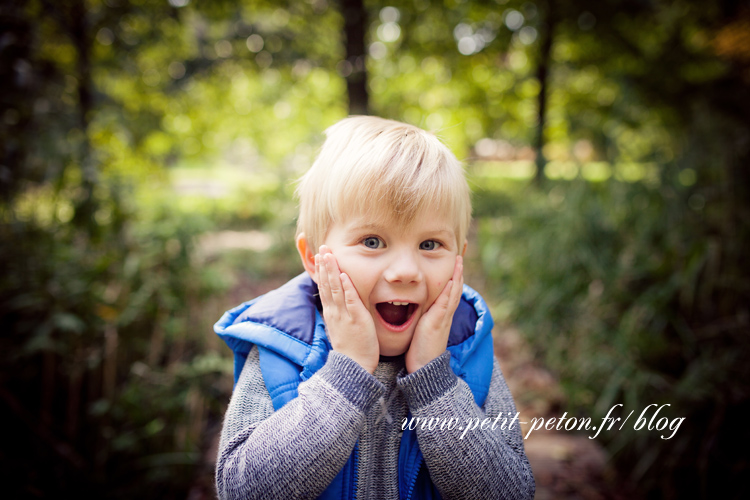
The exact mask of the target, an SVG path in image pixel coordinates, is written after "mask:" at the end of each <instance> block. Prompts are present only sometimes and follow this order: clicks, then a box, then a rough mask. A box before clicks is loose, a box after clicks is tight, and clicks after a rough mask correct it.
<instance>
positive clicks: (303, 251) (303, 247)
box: [296, 233, 318, 283]
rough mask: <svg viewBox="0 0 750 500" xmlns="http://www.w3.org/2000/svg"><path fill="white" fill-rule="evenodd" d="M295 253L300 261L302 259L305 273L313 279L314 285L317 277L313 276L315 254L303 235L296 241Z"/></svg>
mask: <svg viewBox="0 0 750 500" xmlns="http://www.w3.org/2000/svg"><path fill="white" fill-rule="evenodd" d="M296 244H297V251H298V252H299V256H300V259H302V265H303V266H305V271H307V274H309V275H310V277H311V278H312V279H313V281H314V282H315V283H317V282H318V279H317V276H315V253H314V252H313V249H312V248H311V247H310V244H309V243H308V241H307V238H306V237H305V233H300V234H299V235H298V236H297V240H296Z"/></svg>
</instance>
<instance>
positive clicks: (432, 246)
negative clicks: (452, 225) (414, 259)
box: [419, 240, 440, 250]
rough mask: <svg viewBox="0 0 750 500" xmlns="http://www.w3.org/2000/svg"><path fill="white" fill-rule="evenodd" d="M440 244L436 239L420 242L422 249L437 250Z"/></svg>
mask: <svg viewBox="0 0 750 500" xmlns="http://www.w3.org/2000/svg"><path fill="white" fill-rule="evenodd" d="M439 246H440V243H438V242H437V241H435V240H426V241H423V242H422V243H420V244H419V249H420V250H437V248H438V247H439Z"/></svg>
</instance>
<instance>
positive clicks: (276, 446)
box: [216, 349, 534, 499]
mask: <svg viewBox="0 0 750 500" xmlns="http://www.w3.org/2000/svg"><path fill="white" fill-rule="evenodd" d="M409 410H411V413H412V416H413V417H415V418H416V417H418V418H420V419H427V420H428V421H429V419H430V418H433V417H435V418H439V419H441V422H446V421H447V419H449V418H457V419H458V422H459V425H458V426H453V429H452V430H449V429H448V428H447V427H448V426H447V425H444V426H443V429H440V427H439V426H433V429H432V430H430V429H428V428H427V427H426V426H425V428H421V425H420V426H418V427H417V430H416V432H417V439H418V442H419V448H420V450H421V451H422V454H423V455H424V459H425V463H426V465H427V469H428V470H429V473H430V478H431V479H432V482H433V483H434V484H435V486H436V487H437V488H438V490H439V491H440V493H441V495H442V496H443V498H448V499H450V498H466V499H485V498H487V499H489V498H507V499H525V498H533V497H534V478H533V476H532V473H531V468H530V466H529V462H528V460H527V459H526V455H525V453H524V448H523V438H522V435H521V430H520V428H519V426H518V423H517V421H516V422H515V423H514V425H513V426H511V427H510V428H508V427H509V426H508V425H505V426H503V425H502V424H503V422H506V423H507V422H510V421H511V419H512V418H513V416H514V415H515V414H516V408H515V405H514V403H513V398H512V396H511V394H510V391H509V390H508V387H507V385H506V383H505V380H504V379H503V376H502V373H501V371H500V366H499V364H498V362H497V360H495V363H494V368H493V372H492V381H491V383H490V388H489V394H488V396H487V399H486V401H485V404H484V406H483V407H481V408H480V407H478V406H477V405H476V403H475V402H474V397H473V395H472V393H471V390H470V389H469V386H468V385H466V383H465V382H464V381H463V380H461V379H459V378H458V377H456V375H455V374H454V373H453V370H452V369H451V368H450V354H449V353H448V351H446V352H445V353H443V355H441V356H440V357H439V358H437V359H435V360H433V361H432V362H430V363H429V364H428V365H426V366H424V367H422V368H421V369H420V370H417V371H416V372H414V373H411V374H407V373H406V370H405V368H404V361H403V356H401V357H398V358H395V359H389V360H382V361H381V362H380V363H379V364H378V367H377V369H376V370H375V373H374V374H372V375H371V374H370V373H368V372H367V371H366V370H365V369H363V368H362V367H361V366H360V365H359V364H357V363H356V362H355V361H353V360H352V359H351V358H349V357H347V356H345V355H343V354H340V353H338V352H335V351H331V352H330V354H329V356H328V360H327V361H326V363H325V365H324V366H323V367H322V368H321V369H320V370H318V372H317V373H316V374H315V375H314V376H313V377H311V378H310V379H309V380H307V381H305V382H302V383H300V385H299V396H298V397H296V398H295V399H293V400H292V401H290V402H289V403H287V404H286V405H284V406H283V407H282V408H280V409H279V410H278V411H276V412H274V410H273V405H272V403H271V397H270V395H269V394H268V390H267V389H266V386H265V384H264V382H263V377H262V375H261V371H260V364H259V358H258V351H257V349H252V350H251V352H250V355H249V356H248V359H247V362H246V363H245V367H244V368H243V370H242V373H241V375H240V378H239V381H238V383H237V386H236V387H235V390H234V394H233V396H232V400H231V402H230V403H229V409H228V410H227V414H226V417H225V421H224V429H223V431H222V434H221V442H220V445H219V456H218V461H217V464H216V486H217V490H218V495H219V498H220V499H240V498H242V499H246V498H266V499H292V498H316V497H317V496H318V495H320V494H321V493H322V492H323V490H325V489H326V487H327V486H328V484H329V483H330V482H331V481H332V480H333V478H334V477H335V476H336V474H338V472H339V470H341V468H342V467H343V466H344V464H345V463H346V461H347V460H348V458H349V456H350V455H351V453H352V450H353V449H354V445H355V444H356V443H357V441H358V440H359V461H358V469H357V470H358V476H357V498H364V499H370V498H372V499H397V498H398V478H397V465H398V451H399V443H400V438H401V432H402V430H401V428H402V424H403V421H404V418H405V417H406V416H407V412H408V411H409ZM501 412H502V414H501ZM498 415H501V418H500V419H498V420H496V421H495V420H494V419H495V417H497V416H498ZM487 417H491V418H492V419H493V422H495V423H496V425H495V426H494V427H495V429H492V428H491V427H492V426H491V425H485V426H484V427H485V428H484V429H482V428H481V427H482V426H477V427H476V428H475V429H473V430H469V431H464V430H461V429H460V428H459V427H464V426H465V425H466V422H467V421H468V419H470V418H471V419H480V421H481V420H484V419H485V418H487ZM504 417H507V420H504ZM421 421H423V420H420V422H421ZM435 422H437V421H435ZM472 425H473V424H472ZM462 434H463V435H464V436H463V438H462V437H461V436H462Z"/></svg>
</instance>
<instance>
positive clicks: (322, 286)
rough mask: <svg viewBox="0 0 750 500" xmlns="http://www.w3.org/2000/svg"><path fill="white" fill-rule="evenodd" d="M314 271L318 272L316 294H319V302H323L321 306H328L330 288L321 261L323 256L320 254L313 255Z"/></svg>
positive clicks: (323, 264) (330, 300) (329, 302)
mask: <svg viewBox="0 0 750 500" xmlns="http://www.w3.org/2000/svg"><path fill="white" fill-rule="evenodd" d="M315 271H316V272H317V274H318V294H319V295H320V303H321V304H323V307H328V306H329V305H330V304H331V302H332V299H331V289H330V287H329V285H328V271H327V270H326V266H325V263H324V262H323V256H322V255H320V254H318V255H316V256H315Z"/></svg>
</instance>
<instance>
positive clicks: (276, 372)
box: [214, 273, 493, 500]
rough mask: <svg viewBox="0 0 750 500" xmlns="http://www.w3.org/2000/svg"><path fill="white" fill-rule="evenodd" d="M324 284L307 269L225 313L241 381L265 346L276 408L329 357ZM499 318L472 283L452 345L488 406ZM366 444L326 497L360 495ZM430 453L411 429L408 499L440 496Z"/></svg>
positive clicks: (263, 362)
mask: <svg viewBox="0 0 750 500" xmlns="http://www.w3.org/2000/svg"><path fill="white" fill-rule="evenodd" d="M317 293H318V287H317V285H316V284H315V282H314V281H312V279H310V277H309V275H308V274H307V273H303V274H301V275H299V276H297V277H296V278H294V279H293V280H291V281H289V282H288V283H286V284H285V285H284V286H282V287H281V288H278V289H276V290H273V291H271V292H269V293H267V294H265V295H262V296H260V297H258V298H256V299H254V300H251V301H249V302H245V303H244V304H242V305H240V306H238V307H235V308H234V309H231V310H229V311H227V312H226V313H224V315H223V316H222V317H221V319H220V320H219V321H218V322H217V323H216V325H214V331H216V333H217V334H218V335H219V337H221V338H222V339H223V340H224V341H225V342H226V343H227V345H228V346H229V347H230V348H231V349H232V351H233V352H234V380H235V384H236V383H237V380H238V378H239V376H240V373H241V372H242V367H243V366H244V365H245V361H246V360H247V355H248V353H249V352H250V348H251V347H252V346H253V345H256V346H257V347H258V352H259V355H260V368H261V371H262V373H263V380H264V381H265V384H266V387H267V388H268V392H269V394H270V395H271V399H272V401H273V407H274V410H278V409H279V408H281V407H282V406H284V405H285V404H286V403H287V402H288V401H290V400H292V399H293V398H295V397H296V396H297V386H299V383H300V382H303V381H305V380H307V379H309V378H310V377H312V376H313V374H315V372H316V371H318V370H319V369H320V368H321V367H322V366H323V365H324V364H325V362H326V359H328V352H329V351H330V350H331V344H330V343H329V341H328V338H327V337H326V333H325V323H324V321H323V317H322V315H321V314H320V312H319V310H318V300H317ZM492 326H493V322H492V317H491V316H490V312H489V310H488V308H487V304H486V303H485V302H484V300H483V299H482V297H481V296H480V295H479V294H478V293H477V292H476V291H474V290H473V289H471V288H470V287H468V286H467V285H464V289H463V295H462V297H461V302H460V303H459V306H458V309H457V310H456V313H455V314H454V316H453V324H452V326H451V332H450V336H449V338H448V351H450V354H451V360H450V365H451V368H452V369H453V371H454V372H455V373H456V375H457V376H459V377H460V378H462V379H463V380H464V381H466V383H467V384H468V385H469V387H470V388H471V391H472V394H473V395H474V400H475V401H476V403H477V404H478V405H479V406H481V405H482V404H484V400H485V398H486V397H487V392H488V390H489V385H490V378H491V376H492V363H493V346H492V335H491V331H492ZM357 456H358V447H357V446H355V447H354V451H353V452H352V455H351V456H350V457H349V460H348V461H347V463H346V464H345V465H344V467H343V468H342V469H341V471H340V472H339V474H338V475H337V476H336V477H335V478H334V480H333V481H332V482H331V484H330V485H329V486H328V488H327V489H326V490H325V491H324V492H323V494H322V495H321V497H320V498H326V499H334V498H335V499H343V498H351V499H353V498H355V496H356V485H357ZM422 463H423V459H422V453H421V452H420V450H419V446H418V444H417V435H416V432H415V431H412V430H409V429H408V428H407V429H406V430H404V433H403V435H402V437H401V447H400V449H399V457H398V477H399V496H400V499H401V500H406V499H417V498H419V499H421V498H440V494H439V493H438V491H437V488H435V486H434V484H433V483H432V481H431V480H430V476H429V473H428V471H427V467H422Z"/></svg>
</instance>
